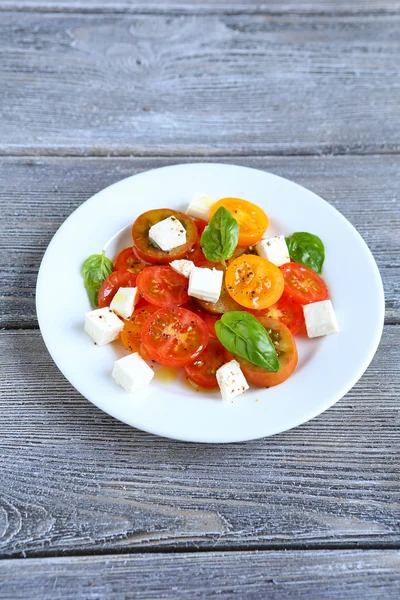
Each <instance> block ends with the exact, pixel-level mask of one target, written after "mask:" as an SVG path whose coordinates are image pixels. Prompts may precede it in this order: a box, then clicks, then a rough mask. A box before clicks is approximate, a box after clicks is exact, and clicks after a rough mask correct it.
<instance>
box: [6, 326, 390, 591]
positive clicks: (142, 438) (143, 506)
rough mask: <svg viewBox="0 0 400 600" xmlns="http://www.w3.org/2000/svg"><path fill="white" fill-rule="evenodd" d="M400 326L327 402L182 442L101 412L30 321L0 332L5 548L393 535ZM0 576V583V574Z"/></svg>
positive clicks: (288, 542)
mask: <svg viewBox="0 0 400 600" xmlns="http://www.w3.org/2000/svg"><path fill="white" fill-rule="evenodd" d="M399 356H400V326H394V325H390V326H387V327H386V328H385V332H384V337H383V340H382V344H381V346H380V348H379V350H378V353H377V355H376V357H375V359H374V360H373V362H372V364H371V366H370V367H369V369H368V370H367V372H366V373H365V374H364V376H363V377H362V379H361V380H360V382H359V383H358V384H357V385H356V386H355V387H354V388H353V390H351V392H349V393H348V394H347V396H346V397H345V398H344V399H343V400H342V401H340V402H339V403H337V404H336V405H335V406H334V407H333V408H332V409H330V410H329V411H327V412H326V413H324V414H323V415H321V416H320V417H318V418H316V419H314V420H313V421H311V422H309V423H307V424H305V425H303V426H301V427H299V428H297V429H295V430H292V431H289V432H286V433H284V434H281V435H277V436H274V437H272V438H267V439H264V440H259V441H254V442H249V443H241V444H233V445H212V446H209V445H200V444H196V445H195V444H185V443H180V442H174V441H170V440H165V439H160V438H156V437H154V436H151V435H149V434H145V433H142V432H139V431H137V430H135V429H132V428H130V427H128V426H126V425H124V424H121V423H119V422H117V421H116V420H114V419H112V418H111V417H108V416H107V415H105V414H103V413H102V412H101V411H99V410H98V409H97V408H95V407H94V406H92V405H91V404H90V403H88V402H87V401H86V400H84V399H83V398H82V397H81V396H80V395H79V394H78V393H77V392H76V391H74V390H73V389H72V387H71V386H70V385H69V383H68V382H67V381H66V380H65V379H64V378H63V377H62V376H61V374H60V373H59V372H58V370H57V368H56V366H55V365H54V364H53V362H52V360H51V358H50V356H49V355H48V353H47V351H46V349H45V347H44V344H43V342H42V340H41V337H40V334H39V333H38V332H34V331H21V332H12V331H11V332H3V333H1V334H0V357H1V370H2V386H1V391H0V415H1V418H0V473H1V477H0V486H1V490H0V555H2V556H3V557H11V556H21V555H24V556H25V555H27V556H41V555H43V554H44V555H54V554H58V555H60V554H62V553H64V552H68V553H74V552H77V551H79V552H90V551H93V552H98V551H101V552H112V551H118V550H119V551H121V550H122V551H123V550H124V549H125V550H126V549H133V550H141V551H144V550H145V549H153V550H154V549H162V548H168V549H171V550H172V549H185V548H190V549H192V550H196V549H198V548H202V549H209V550H210V549H218V548H221V549H222V548H229V549H233V548H264V549H269V548H277V549H279V548H315V549H318V548H320V549H321V548H327V547H328V548H329V547H332V548H335V547H338V546H340V547H348V548H351V547H354V546H360V547H364V548H368V547H372V548H378V547H382V548H384V547H386V548H390V547H394V548H396V547H398V544H399V535H400V502H399V500H400V427H399V425H400V412H399V403H398V399H399V393H400V361H399ZM0 587H1V586H0Z"/></svg>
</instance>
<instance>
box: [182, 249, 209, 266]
mask: <svg viewBox="0 0 400 600" xmlns="http://www.w3.org/2000/svg"><path fill="white" fill-rule="evenodd" d="M184 258H186V260H191V261H192V262H194V264H195V265H196V267H198V266H199V265H200V264H201V263H202V262H204V261H205V260H207V259H206V257H205V256H204V254H203V250H202V249H201V246H200V244H199V243H196V244H195V245H194V246H193V248H192V249H191V250H190V252H188V253H187V254H186V255H185V256H184Z"/></svg>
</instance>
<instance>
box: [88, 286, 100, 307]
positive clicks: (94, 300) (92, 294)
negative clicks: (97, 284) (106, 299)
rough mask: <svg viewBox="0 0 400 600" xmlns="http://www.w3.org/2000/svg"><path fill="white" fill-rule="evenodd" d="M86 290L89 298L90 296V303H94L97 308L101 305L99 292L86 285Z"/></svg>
mask: <svg viewBox="0 0 400 600" xmlns="http://www.w3.org/2000/svg"><path fill="white" fill-rule="evenodd" d="M85 290H86V291H87V293H88V296H89V299H90V302H91V303H92V305H93V306H96V307H97V306H98V305H99V304H98V302H97V296H98V294H99V290H96V289H93V288H91V287H88V286H86V285H85Z"/></svg>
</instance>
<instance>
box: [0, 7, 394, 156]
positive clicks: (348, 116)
mask: <svg viewBox="0 0 400 600" xmlns="http://www.w3.org/2000/svg"><path fill="white" fill-rule="evenodd" d="M0 54H1V56H2V69H1V71H0V89H1V92H2V93H1V99H0V102H1V104H0V120H1V123H2V128H1V137H0V153H2V154H7V153H8V154H22V155H30V154H35V153H37V154H53V155H54V154H58V155H71V154H74V155H82V156H84V155H87V154H91V155H106V156H107V155H113V154H114V155H138V156H140V155H163V154H168V155H170V156H172V155H199V154H200V155H204V154H207V155H208V156H211V155H231V156H235V155H243V154H250V153H254V154H259V153H263V154H265V153H268V154H277V153H279V154H310V153H317V154H319V153H339V154H343V153H349V152H356V153H361V154H365V153H371V152H382V153H385V152H397V151H399V150H400V142H399V140H400V86H399V72H400V68H399V65H400V14H390V15H370V16H357V15H355V16H354V15H351V16H340V15H336V16H334V17H333V18H332V17H329V16H324V15H322V16H303V17H301V18H300V17H299V15H287V16H271V15H270V16H265V15H262V14H261V15H257V14H256V15H245V14H241V15H236V16H235V15H226V14H215V15H207V14H204V15H186V16H185V15H183V16H179V15H176V16H174V15H168V14H165V15H162V14H160V15H157V14H149V15H130V14H118V15H116V14H73V13H71V14H68V13H57V14H53V13H46V12H44V13H38V14H35V13H32V12H3V13H2V14H1V19H0Z"/></svg>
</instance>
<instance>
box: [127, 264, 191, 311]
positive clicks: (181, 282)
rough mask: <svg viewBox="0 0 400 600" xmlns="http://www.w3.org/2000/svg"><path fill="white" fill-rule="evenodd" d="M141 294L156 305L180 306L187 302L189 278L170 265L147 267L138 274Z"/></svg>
mask: <svg viewBox="0 0 400 600" xmlns="http://www.w3.org/2000/svg"><path fill="white" fill-rule="evenodd" d="M137 286H138V288H139V292H140V295H141V296H142V298H144V299H145V300H146V301H147V302H149V303H150V304H154V305H155V306H180V305H181V304H185V302H187V300H188V298H189V296H188V293H187V288H188V280H187V278H186V277H184V276H183V275H181V274H180V273H176V271H174V270H173V269H171V267H169V266H168V265H157V266H153V267H147V268H146V269H144V270H143V271H142V272H141V273H139V275H138V276H137Z"/></svg>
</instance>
